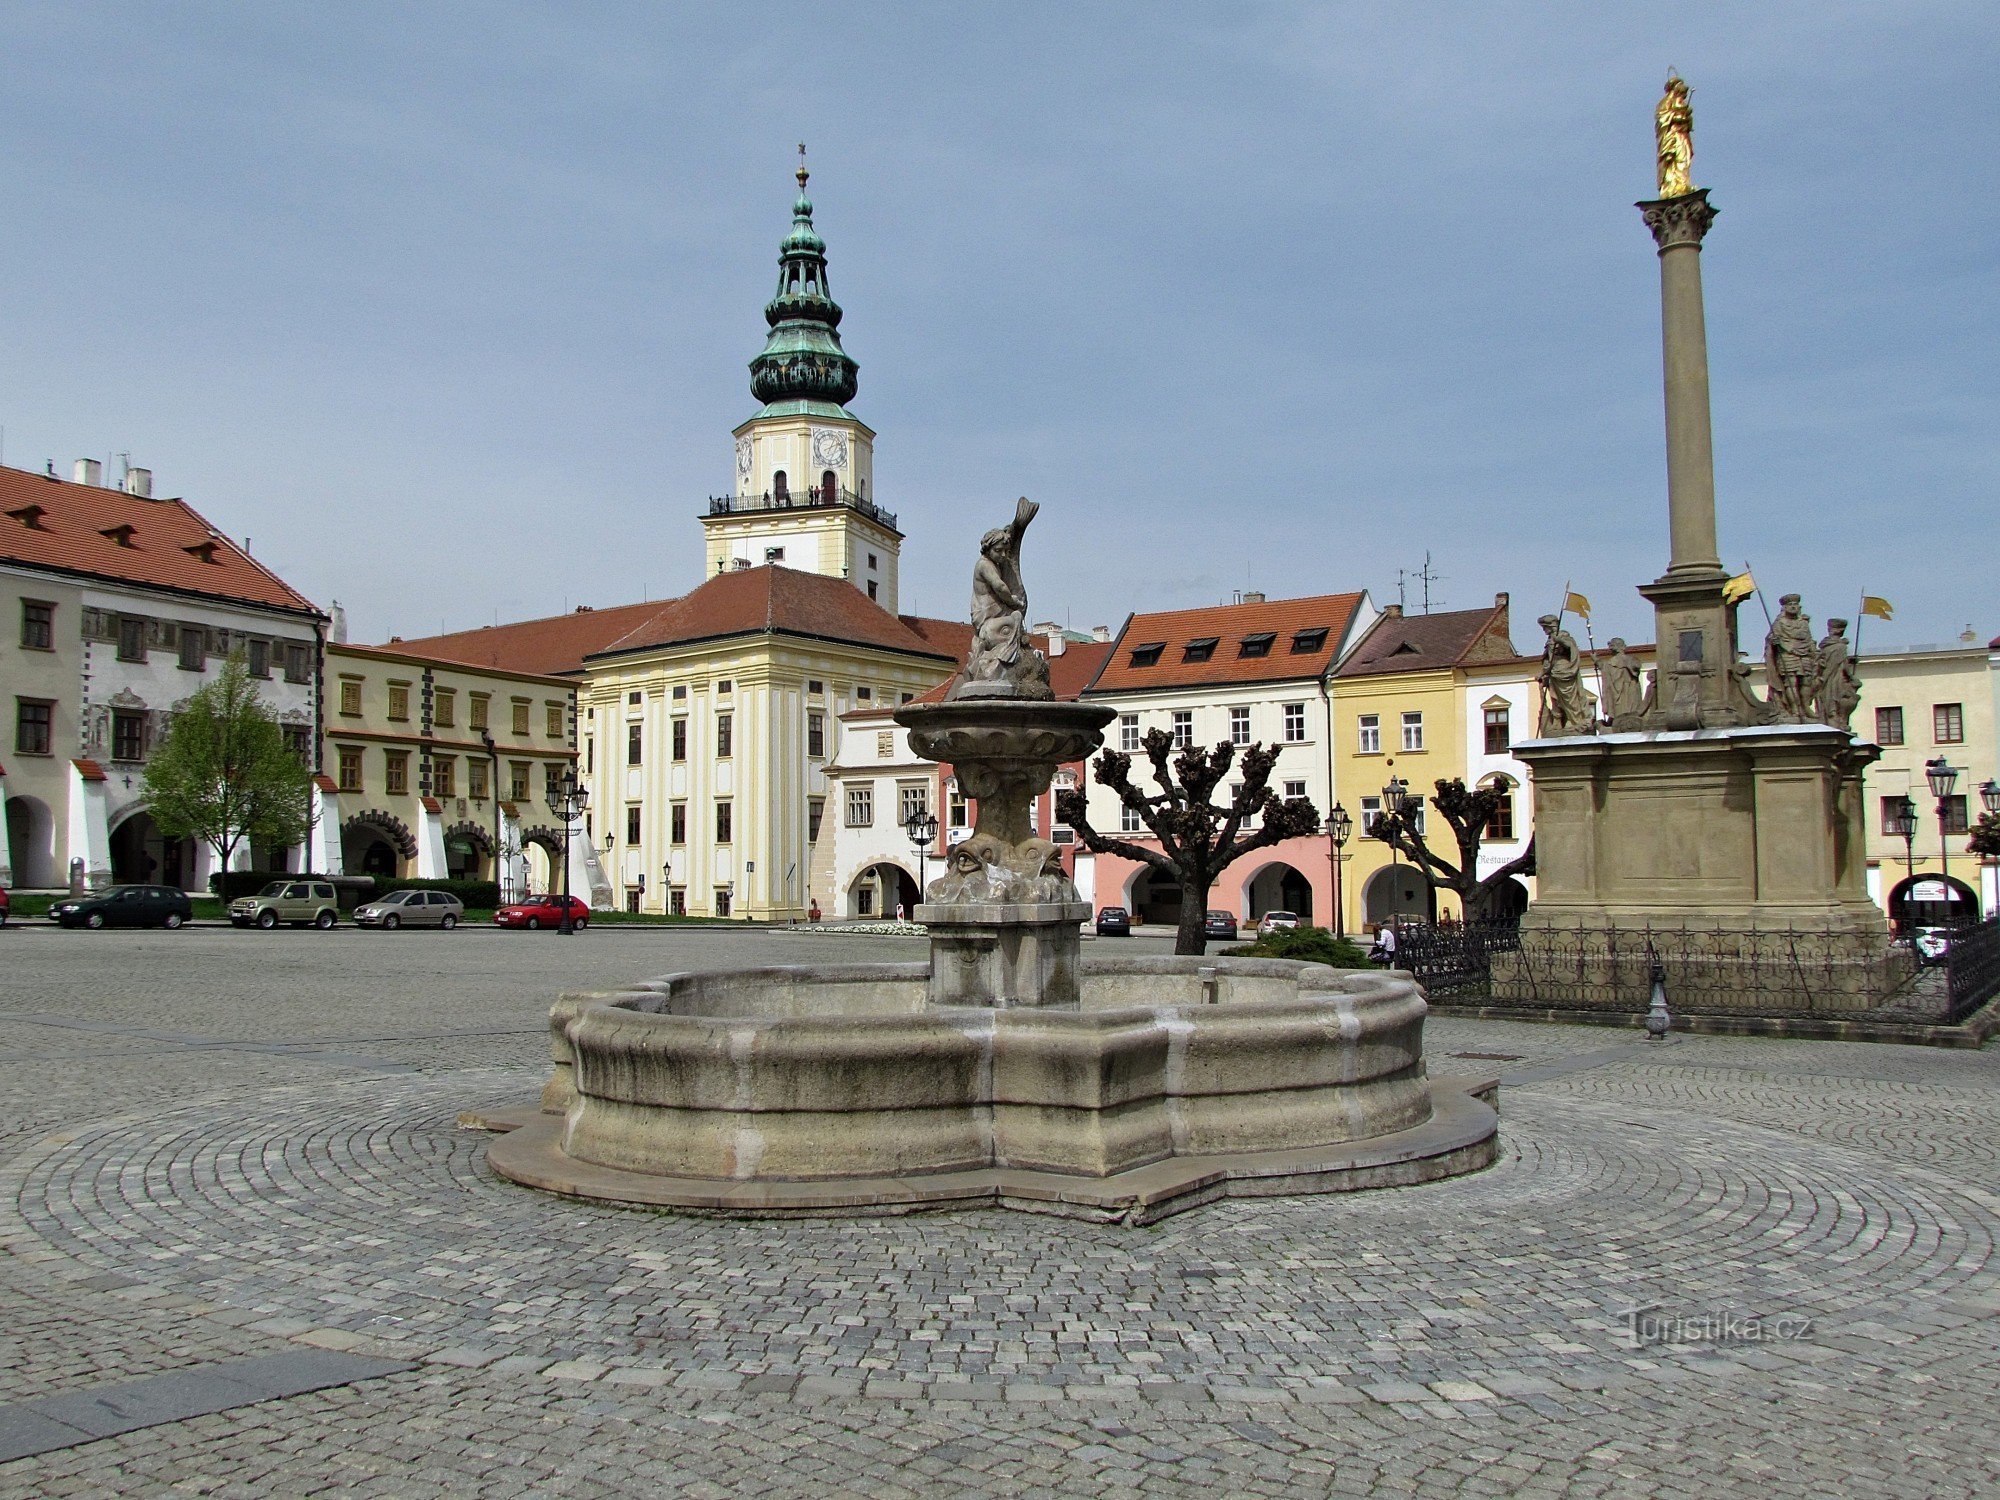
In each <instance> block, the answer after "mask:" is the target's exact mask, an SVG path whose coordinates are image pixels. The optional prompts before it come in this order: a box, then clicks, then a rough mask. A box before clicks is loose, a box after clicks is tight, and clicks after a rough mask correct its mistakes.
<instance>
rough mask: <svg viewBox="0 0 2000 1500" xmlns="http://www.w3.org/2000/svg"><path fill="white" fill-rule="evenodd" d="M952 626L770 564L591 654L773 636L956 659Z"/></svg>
mask: <svg viewBox="0 0 2000 1500" xmlns="http://www.w3.org/2000/svg"><path fill="white" fill-rule="evenodd" d="M952 628H953V627H950V626H949V623H948V622H945V621H936V620H919V619H918V618H917V617H911V618H910V619H908V620H906V619H903V618H901V617H899V616H896V615H892V614H890V613H889V612H888V611H887V610H886V609H884V608H882V606H881V605H879V604H877V603H876V602H875V601H874V600H873V599H870V598H869V597H868V596H867V595H866V594H864V593H862V592H861V590H859V589H857V588H856V587H854V585H853V584H851V583H848V582H847V581H846V580H845V579H840V578H830V577H827V576H826V575H825V574H821V573H805V572H801V571H799V570H798V569H796V568H787V567H784V566H782V565H780V564H777V563H766V564H764V565H762V566H760V567H755V568H732V569H731V570H729V571H728V572H726V573H717V574H716V575H715V576H714V577H712V578H710V579H708V580H707V581H706V582H704V583H703V584H702V585H701V587H700V588H697V589H695V590H694V591H693V592H691V593H687V594H683V595H682V596H681V597H680V598H678V599H674V600H671V601H669V602H668V603H666V604H662V605H658V606H655V608H654V611H653V613H652V614H651V615H650V616H649V617H648V618H646V619H645V620H643V621H641V622H639V623H638V624H636V625H634V626H633V628H631V629H630V630H628V631H626V632H625V633H624V634H623V635H621V636H619V637H617V638H616V639H614V640H611V641H609V642H607V643H606V644H604V645H603V646H601V647H599V648H598V649H597V650H596V651H595V652H592V653H591V654H592V655H611V654H614V653H619V652H626V651H645V650H650V649H654V648H657V647H662V646H674V645H681V644H684V643H686V642H690V641H704V640H714V639H716V638H718V637H722V636H732V635H754V634H762V633H772V634H782V635H797V636H808V637H813V638H816V639H819V640H830V641H844V642H847V643H849V644H852V645H857V646H873V647H875V648H877V649H879V650H883V651H898V652H904V653H907V654H908V655H911V656H924V657H935V658H941V659H944V660H951V659H954V652H953V650H952V647H951V645H949V644H947V643H946V637H947V636H948V635H949V634H950V633H951V630H952ZM967 630H968V636H967V638H968V640H969V627H967Z"/></svg>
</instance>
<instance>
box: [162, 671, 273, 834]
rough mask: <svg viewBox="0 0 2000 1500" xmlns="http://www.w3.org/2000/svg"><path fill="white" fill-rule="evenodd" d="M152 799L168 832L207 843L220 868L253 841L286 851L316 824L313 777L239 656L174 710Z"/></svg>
mask: <svg viewBox="0 0 2000 1500" xmlns="http://www.w3.org/2000/svg"><path fill="white" fill-rule="evenodd" d="M145 797H146V806H147V808H148V810H150V811H151V813H152V814H153V821H154V822H156V823H158V824H159V825H160V831H161V832H162V833H164V834H166V835H167V837H169V838H196V839H200V840H201V841H202V842H203V843H204V844H207V845H208V846H209V848H211V849H213V850H214V851H215V859H216V867H217V868H218V869H221V870H227V869H228V868H229V857H230V855H231V854H232V853H234V852H235V849H236V846H237V845H238V844H240V843H242V842H243V840H244V839H246V838H254V839H256V840H257V841H259V842H260V843H263V844H265V845H267V846H280V847H282V846H285V845H290V844H296V843H298V842H299V840H301V839H303V838H304V837H305V836H306V830H307V829H308V828H310V827H311V826H312V773H311V772H310V771H309V770H308V769H307V768H306V766H305V765H304V764H303V763H302V762H301V761H300V760H299V758H298V756H296V755H295V754H293V753H292V751H291V749H290V748H289V747H288V746H287V745H286V744H285V734H284V730H283V729H282V728H280V727H279V724H278V720H277V717H276V715H274V714H273V713H272V712H271V710H270V709H269V708H268V707H266V706H265V703H264V700H263V698H262V697H260V696H259V695H258V692H257V689H256V686H255V685H254V684H253V683H252V682H251V681H250V674H249V673H248V672H247V671H246V670H244V666H243V662H242V661H241V659H240V658H236V657H232V658H230V660H228V661H227V662H224V663H223V666H222V674H221V675H220V676H219V677H217V678H216V679H215V680H214V681H213V682H207V683H203V684H202V685H201V686H200V687H199V688H197V689H195V691H194V693H193V694H192V695H191V696H190V697H189V698H188V700H187V701H186V702H185V703H183V704H181V706H180V707H179V708H178V709H177V710H176V711H175V713H174V715H173V718H172V719H171V720H170V721H169V722H168V725H167V731H166V734H165V736H164V737H163V738H162V739H161V741H160V743H159V745H158V746H157V748H155V749H154V751H153V753H152V756H151V758H150V759H149V760H148V761H147V762H146V781H145Z"/></svg>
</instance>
